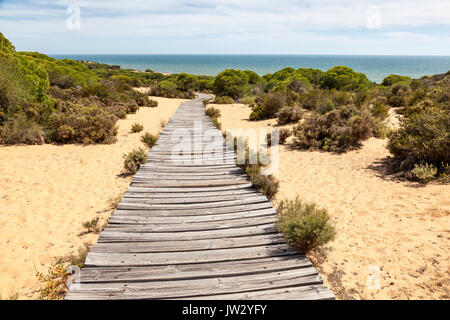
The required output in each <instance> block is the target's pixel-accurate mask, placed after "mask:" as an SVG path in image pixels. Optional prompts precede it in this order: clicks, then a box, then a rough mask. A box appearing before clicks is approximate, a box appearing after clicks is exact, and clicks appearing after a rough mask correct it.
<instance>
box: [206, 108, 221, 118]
mask: <svg viewBox="0 0 450 320" xmlns="http://www.w3.org/2000/svg"><path fill="white" fill-rule="evenodd" d="M205 114H206V115H207V116H209V117H211V118H220V110H219V109H218V108H214V107H209V108H206V109H205Z"/></svg>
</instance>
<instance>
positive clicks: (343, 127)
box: [294, 105, 374, 152]
mask: <svg viewBox="0 0 450 320" xmlns="http://www.w3.org/2000/svg"><path fill="white" fill-rule="evenodd" d="M373 128H374V121H373V117H372V116H371V115H370V113H369V112H368V111H367V110H365V109H362V110H357V109H356V108H355V107H354V106H351V105H350V106H344V107H341V108H339V109H335V110H333V111H331V112H328V113H327V114H325V115H320V114H313V115H311V116H310V117H308V118H306V120H305V121H304V122H303V123H301V124H299V125H297V126H296V127H294V136H295V138H294V145H295V146H297V147H299V148H302V149H311V150H314V149H321V150H324V151H332V152H344V151H347V150H349V149H353V148H355V147H358V146H359V145H360V142H361V141H362V140H365V139H367V138H369V137H370V136H371V135H372V134H373Z"/></svg>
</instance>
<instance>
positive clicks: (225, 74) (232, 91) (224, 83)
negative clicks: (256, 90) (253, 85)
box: [213, 69, 249, 99]
mask: <svg viewBox="0 0 450 320" xmlns="http://www.w3.org/2000/svg"><path fill="white" fill-rule="evenodd" d="M248 82H249V76H248V75H247V74H246V73H245V72H243V71H241V70H234V69H226V70H224V71H222V72H220V73H219V74H218V75H217V76H216V78H215V79H214V85H213V89H214V93H215V94H216V95H217V96H229V97H231V98H233V99H238V98H240V97H242V95H243V94H244V91H245V88H246V86H247V85H248Z"/></svg>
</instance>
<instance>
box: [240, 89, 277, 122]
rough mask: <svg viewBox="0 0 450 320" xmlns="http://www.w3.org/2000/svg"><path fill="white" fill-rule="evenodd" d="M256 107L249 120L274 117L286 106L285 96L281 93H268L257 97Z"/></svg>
mask: <svg viewBox="0 0 450 320" xmlns="http://www.w3.org/2000/svg"><path fill="white" fill-rule="evenodd" d="M255 102H256V103H257V105H256V106H255V107H254V108H253V110H252V113H250V117H249V118H250V120H262V119H268V118H273V117H275V115H276V113H277V112H278V111H279V110H280V109H281V108H283V107H284V106H285V105H286V96H285V95H284V94H282V93H269V94H267V95H264V96H261V97H258V99H257V100H256V101H255Z"/></svg>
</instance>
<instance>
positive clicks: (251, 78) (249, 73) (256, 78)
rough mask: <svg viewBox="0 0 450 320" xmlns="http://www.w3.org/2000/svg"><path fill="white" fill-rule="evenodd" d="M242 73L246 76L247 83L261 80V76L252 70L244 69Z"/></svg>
mask: <svg viewBox="0 0 450 320" xmlns="http://www.w3.org/2000/svg"><path fill="white" fill-rule="evenodd" d="M244 73H245V74H246V75H247V76H248V83H251V84H257V83H258V82H259V81H260V80H261V77H260V76H259V75H258V74H257V73H256V72H254V71H251V70H245V71H244Z"/></svg>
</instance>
